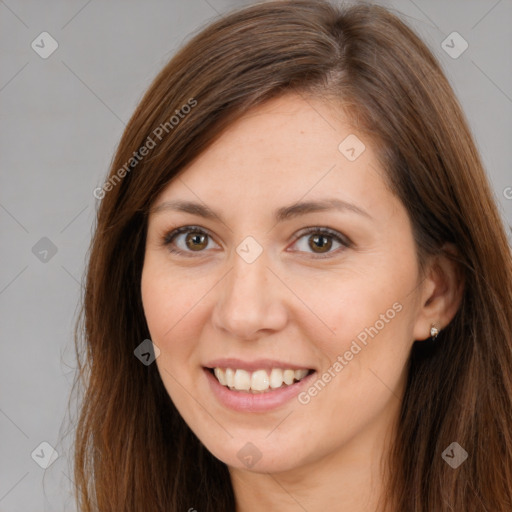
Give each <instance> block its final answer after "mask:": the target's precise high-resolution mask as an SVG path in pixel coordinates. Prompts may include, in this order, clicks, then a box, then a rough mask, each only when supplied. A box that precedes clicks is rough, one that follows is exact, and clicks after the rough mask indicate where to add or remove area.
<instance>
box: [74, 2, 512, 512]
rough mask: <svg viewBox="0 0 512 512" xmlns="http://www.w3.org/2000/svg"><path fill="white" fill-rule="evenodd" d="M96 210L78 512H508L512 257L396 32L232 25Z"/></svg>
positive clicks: (355, 10)
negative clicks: (99, 511) (326, 511)
mask: <svg viewBox="0 0 512 512" xmlns="http://www.w3.org/2000/svg"><path fill="white" fill-rule="evenodd" d="M95 195H96V197H99V198H102V201H101V204H100V207H99V211H98V218H97V229H96V233H95V236H94V239H93V241H92V246H91V252H90V262H89V267H88V274H87V289H86V294H85V298H84V307H83V316H82V320H83V325H80V327H79V329H78V333H77V334H78V339H79V340H80V339H83V342H84V344H83V345H82V344H81V343H77V351H78V355H79V358H80V361H81V364H80V375H79V379H80V380H79V381H80V382H84V384H85V388H84V391H85V394H84V398H83V404H82V409H81V415H80V418H79V423H78V428H77V434H76V462H75V478H76V482H77V502H78V505H79V509H80V510H81V511H89V510H101V511H110V510H112V511H119V510H123V511H141V510H148V511H157V510H158V511H160V510H161V511H178V510H189V511H191V510H197V511H200V512H205V511H230V510H231V511H234V510H237V511H239V512H247V511H259V510H279V511H291V510H307V511H308V512H314V511H319V510H337V511H350V512H359V511H363V510H364V511H377V510H379V511H380V510H382V511H395V512H396V511H400V512H402V511H403V512H411V511H416V512H427V511H428V512H433V511H436V512H442V511H475V512H476V511H493V512H505V511H510V510H511V507H512V435H511V430H510V426H511V419H512V377H511V375H512V371H511V370H512V350H511V349H512V339H511V334H510V333H511V332H512V306H511V300H510V298H511V296H512V265H511V255H510V250H509V247H508V245H507V240H506V236H505V232H504V229H503V226H502V224H501V221H500V218H499V215H498V213H497V210H496V206H495V205H494V203H493V200H492V194H491V191H490V188H489V184H488V181H487V179H486V177H485V173H484V171H483V167H482V163H481V160H480V157H479V155H478V153H477V150H476V148H475V144H474V141H473V139H472V136H471V133H470V131H469V129H468V126H467V122H466V120H465V118H464V116H463V113H462V111H461V108H460V106H459V104H458V102H457V100H456V98H455V96H454V94H453V91H452V89H451V88H450V85H449V84H448V82H447V80H446V78H445V77H444V75H443V73H442V71H441V69H440V67H439V65H438V63H437V62H436V60H435V59H434V57H433V56H432V54H431V53H430V52H429V50H428V49H427V48H426V46H425V45H424V44H423V43H422V42H421V41H420V40H419V38H418V37H417V36H416V35H415V34H414V33H413V32H412V31H411V30H410V29H409V28H407V27H406V26H405V25H404V23H403V22H401V21H400V20H399V19H398V18H397V17H395V16H394V15H392V14H391V13H389V12H388V11H387V10H386V9H384V8H383V7H379V6H372V5H366V4H359V5H356V6H352V7H334V6H332V5H330V4H328V3H324V2H318V1H293V2H291V1H282V2H267V3H263V4H260V5H254V6H252V7H248V8H246V9H243V10H240V11H238V12H235V13H232V14H230V15H228V16H225V17H224V18H222V19H220V20H218V21H216V22H215V23H213V24H211V25H210V26H208V27H207V28H205V29H204V30H203V31H202V32H201V33H200V34H198V35H197V36H196V37H195V38H194V39H193V40H191V41H190V42H189V43H188V44H187V45H186V46H185V47H184V48H183V49H181V51H179V52H178V54H177V55H176V56H175V57H174V58H173V59H172V60H171V61H170V62H169V64H168V65H167V66H166V67H165V68H164V69H163V70H162V72H161V73H160V74H159V75H158V77H157V78H156V79H155V81H154V82H153V84H152V85H151V87H150V88H149V90H148V91H147V93H146V95H145V96H144V98H143V100H142V101H141V103H140V105H139V106H138V108H137V109H136V111H135V113H134V115H133V117H132V119H131V120H130V122H129V124H128V126H127V128H126V130H125V133H124V135H123V137H122V140H121V142H120V145H119V148H118V150H117V154H116V157H115V159H114V162H113V165H112V169H111V171H110V175H109V178H108V179H107V181H106V182H105V185H104V186H103V187H102V188H101V189H98V190H97V191H95Z"/></svg>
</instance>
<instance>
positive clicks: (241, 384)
mask: <svg viewBox="0 0 512 512" xmlns="http://www.w3.org/2000/svg"><path fill="white" fill-rule="evenodd" d="M234 382H235V383H234V385H233V386H234V388H235V389H239V390H241V391H249V389H251V374H250V373H249V372H246V371H245V370H237V371H236V372H235V381H234Z"/></svg>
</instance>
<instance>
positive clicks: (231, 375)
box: [219, 368, 235, 388]
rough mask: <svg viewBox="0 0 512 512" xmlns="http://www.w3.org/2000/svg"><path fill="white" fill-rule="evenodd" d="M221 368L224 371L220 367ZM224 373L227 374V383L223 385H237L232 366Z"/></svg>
mask: <svg viewBox="0 0 512 512" xmlns="http://www.w3.org/2000/svg"><path fill="white" fill-rule="evenodd" d="M219 370H220V371H221V372H222V370H221V369H220V368H219ZM224 375H225V376H226V384H223V386H228V387H230V388H232V387H233V386H234V385H235V372H234V371H233V370H232V369H231V368H226V373H225V374H224ZM219 382H220V380H219ZM221 384H222V382H221Z"/></svg>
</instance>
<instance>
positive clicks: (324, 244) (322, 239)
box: [308, 235, 332, 253]
mask: <svg viewBox="0 0 512 512" xmlns="http://www.w3.org/2000/svg"><path fill="white" fill-rule="evenodd" d="M308 244H309V247H311V249H313V251H315V252H317V253H324V252H329V251H330V249H331V247H332V240H331V239H330V237H328V236H325V235H313V236H310V237H309V239H308ZM316 249H319V250H318V251H317V250H316Z"/></svg>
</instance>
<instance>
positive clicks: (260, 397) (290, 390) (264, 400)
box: [204, 368, 316, 412]
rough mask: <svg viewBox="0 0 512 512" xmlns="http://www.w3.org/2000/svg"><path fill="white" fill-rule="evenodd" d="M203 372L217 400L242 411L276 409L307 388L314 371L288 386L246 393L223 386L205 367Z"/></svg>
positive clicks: (230, 407)
mask: <svg viewBox="0 0 512 512" xmlns="http://www.w3.org/2000/svg"><path fill="white" fill-rule="evenodd" d="M204 372H205V373H206V378H207V379H208V383H209V385H210V388H211V390H212V392H213V394H214V395H215V396H216V397H217V399H218V400H219V402H220V403H221V404H222V405H224V406H225V407H228V408H229V409H233V410H235V411H242V412H266V411H270V410H272V409H277V408H278V407H280V406H282V405H284V404H285V403H287V402H289V401H290V400H292V399H293V398H295V397H296V396H297V395H298V394H299V393H300V392H301V391H302V390H304V389H305V388H307V386H308V384H309V382H310V380H311V379H312V378H313V377H314V376H315V373H316V372H312V373H311V374H310V375H307V376H306V377H304V378H303V379H302V380H300V381H298V382H295V383H294V384H291V385H290V386H287V385H283V386H282V387H280V388H277V389H273V390H271V391H266V392H264V393H250V392H249V393H248V392H245V391H232V390H231V389H229V388H228V387H226V386H223V385H222V384H221V383H220V382H219V381H218V380H217V378H216V377H215V376H214V375H213V374H212V373H211V372H210V371H209V370H207V369H206V368H204Z"/></svg>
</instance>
